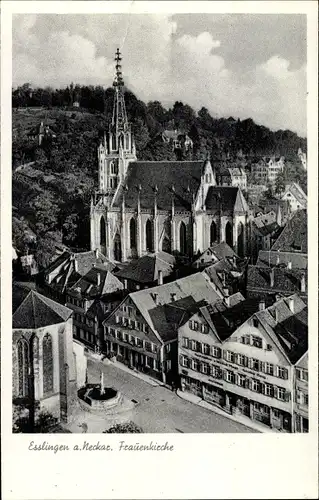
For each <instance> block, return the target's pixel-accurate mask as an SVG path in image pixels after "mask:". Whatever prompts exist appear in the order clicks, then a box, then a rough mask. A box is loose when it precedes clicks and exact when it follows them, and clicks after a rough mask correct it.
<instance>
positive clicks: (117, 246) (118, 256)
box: [113, 233, 122, 262]
mask: <svg viewBox="0 0 319 500" xmlns="http://www.w3.org/2000/svg"><path fill="white" fill-rule="evenodd" d="M113 248H114V260H116V261H118V262H121V260H122V249H121V237H120V235H119V234H118V233H117V234H116V235H115V237H114V247H113Z"/></svg>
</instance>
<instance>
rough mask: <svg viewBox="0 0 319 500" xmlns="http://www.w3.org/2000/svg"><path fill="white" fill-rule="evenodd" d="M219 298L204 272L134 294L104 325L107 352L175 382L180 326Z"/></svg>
mask: <svg viewBox="0 0 319 500" xmlns="http://www.w3.org/2000/svg"><path fill="white" fill-rule="evenodd" d="M219 298H220V294H218V293H217V292H216V291H215V290H214V288H213V287H212V285H211V284H210V283H209V280H208V279H207V277H206V278H205V276H204V275H203V274H201V273H196V274H193V275H191V276H188V277H186V278H181V279H179V280H176V281H173V282H172V283H166V284H164V285H160V286H156V287H153V288H150V289H144V290H140V291H138V292H133V293H130V294H129V295H128V296H127V297H126V298H125V299H124V301H123V302H122V303H121V304H120V306H119V307H118V308H117V309H116V310H115V311H114V312H112V313H111V315H110V316H109V317H108V318H107V319H105V321H104V322H103V324H104V335H105V343H106V347H107V353H108V354H109V355H110V356H116V358H117V360H118V361H121V362H123V363H125V364H127V365H128V366H130V367H132V368H134V369H136V370H139V371H143V372H146V373H148V374H149V375H150V376H152V377H154V378H157V379H160V380H162V381H163V382H166V383H172V382H173V381H174V380H175V379H176V376H177V328H178V325H179V324H180V323H181V322H182V321H184V318H187V317H188V314H189V311H190V310H192V309H193V307H194V306H195V305H196V304H197V303H199V302H200V303H201V304H202V305H203V304H204V303H213V302H215V301H216V300H218V299H219Z"/></svg>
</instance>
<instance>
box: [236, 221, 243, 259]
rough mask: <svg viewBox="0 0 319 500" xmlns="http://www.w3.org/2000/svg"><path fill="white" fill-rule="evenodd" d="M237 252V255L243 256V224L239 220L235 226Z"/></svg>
mask: <svg viewBox="0 0 319 500" xmlns="http://www.w3.org/2000/svg"><path fill="white" fill-rule="evenodd" d="M237 253H238V255H239V257H243V256H244V226H243V224H242V223H241V222H240V223H239V224H238V226H237Z"/></svg>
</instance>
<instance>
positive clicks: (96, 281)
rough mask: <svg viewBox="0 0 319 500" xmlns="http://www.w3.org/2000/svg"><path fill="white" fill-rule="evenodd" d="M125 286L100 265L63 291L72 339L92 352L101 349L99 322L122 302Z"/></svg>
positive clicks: (101, 326)
mask: <svg viewBox="0 0 319 500" xmlns="http://www.w3.org/2000/svg"><path fill="white" fill-rule="evenodd" d="M123 289H124V286H123V284H122V283H121V282H120V280H119V279H118V278H117V277H116V276H114V275H113V274H112V273H111V272H110V271H107V270H106V269H105V268H104V267H103V266H102V265H100V266H96V265H94V267H92V268H91V269H90V270H89V271H88V272H87V273H86V274H85V275H84V276H82V277H81V278H79V279H78V280H77V281H76V282H75V283H74V284H73V285H72V286H69V287H67V289H66V306H67V307H69V308H70V309H72V310H73V312H74V314H73V337H74V338H75V339H77V340H79V341H81V342H83V343H84V344H85V345H87V346H88V347H90V348H91V349H99V350H101V349H102V347H103V325H102V321H103V319H104V318H105V316H106V315H107V314H110V313H111V312H112V310H113V309H115V308H116V307H117V306H118V305H119V304H120V302H122V300H123V293H122V292H123Z"/></svg>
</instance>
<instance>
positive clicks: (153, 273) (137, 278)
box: [115, 252, 176, 291]
mask: <svg viewBox="0 0 319 500" xmlns="http://www.w3.org/2000/svg"><path fill="white" fill-rule="evenodd" d="M175 265H176V259H175V257H174V256H173V255H171V254H169V253H166V252H157V253H149V254H148V255H144V256H143V257H140V258H139V259H135V260H132V261H131V262H129V263H128V264H126V265H124V266H123V267H122V268H121V269H120V270H119V271H116V272H115V276H117V278H119V280H120V281H121V282H122V283H123V284H124V288H125V289H127V290H129V291H135V290H140V289H141V288H151V287H153V286H155V285H157V284H158V285H162V284H163V283H164V282H166V281H167V280H169V279H171V280H172V278H173V277H174V275H175Z"/></svg>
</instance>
